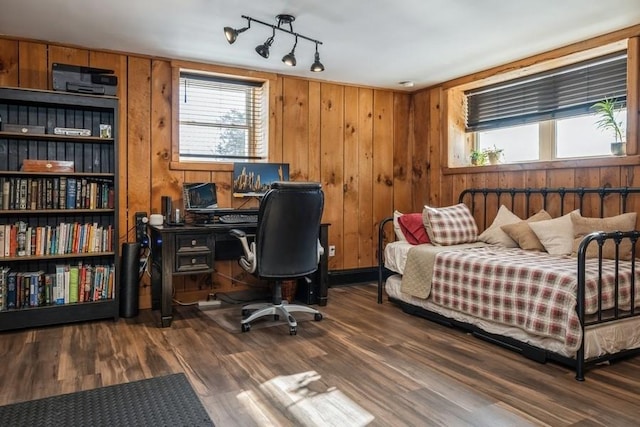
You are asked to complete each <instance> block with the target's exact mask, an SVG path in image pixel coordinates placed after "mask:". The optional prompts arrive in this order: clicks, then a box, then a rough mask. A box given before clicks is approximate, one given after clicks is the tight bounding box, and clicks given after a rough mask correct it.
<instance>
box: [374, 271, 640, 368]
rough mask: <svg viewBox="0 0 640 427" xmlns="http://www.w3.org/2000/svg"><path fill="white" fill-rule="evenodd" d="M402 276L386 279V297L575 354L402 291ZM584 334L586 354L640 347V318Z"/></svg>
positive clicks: (545, 340)
mask: <svg viewBox="0 0 640 427" xmlns="http://www.w3.org/2000/svg"><path fill="white" fill-rule="evenodd" d="M401 282H402V277H401V276H400V275H399V274H395V275H393V276H391V277H389V278H388V279H387V280H386V282H385V291H386V292H387V295H388V296H389V297H392V298H395V299H398V300H400V301H403V302H406V303H408V304H411V305H414V306H416V307H420V308H423V309H425V310H428V311H431V312H434V313H438V314H440V315H442V316H445V317H448V318H450V319H454V320H456V321H459V322H465V323H468V324H471V325H474V326H477V327H478V328H480V329H482V330H484V331H486V332H489V333H491V334H495V335H501V336H506V337H510V338H513V339H516V340H518V341H521V342H525V343H527V344H530V345H533V346H535V347H538V348H542V349H545V350H548V351H552V352H554V353H557V354H559V355H561V356H565V357H570V358H574V359H575V356H576V352H575V351H572V350H570V349H569V348H567V347H566V346H565V345H564V344H563V343H561V342H560V341H557V340H555V339H551V338H545V337H538V336H535V335H531V334H528V333H527V332H525V331H523V330H522V329H520V328H516V327H510V326H504V325H501V324H498V323H494V322H490V321H487V320H484V319H480V318H477V317H474V316H469V315H467V314H464V313H460V312H458V311H455V310H450V309H447V308H444V307H441V306H439V305H437V304H434V303H432V302H431V301H430V300H428V299H427V300H424V299H421V298H415V297H412V296H410V295H407V294H404V293H402V291H401V290H400V287H401ZM585 332H586V334H585V335H586V336H585V358H587V359H590V358H593V357H599V356H604V355H605V354H612V353H618V352H620V351H622V350H625V349H632V348H640V318H635V319H634V318H630V319H625V320H620V321H617V322H611V323H606V324H603V325H598V326H591V327H588V328H587V330H586V331H585Z"/></svg>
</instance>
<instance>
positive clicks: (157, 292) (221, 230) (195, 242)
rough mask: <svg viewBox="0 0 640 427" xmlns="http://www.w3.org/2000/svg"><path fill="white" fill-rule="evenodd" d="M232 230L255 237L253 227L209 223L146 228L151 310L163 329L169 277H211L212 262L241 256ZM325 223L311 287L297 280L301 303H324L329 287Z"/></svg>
mask: <svg viewBox="0 0 640 427" xmlns="http://www.w3.org/2000/svg"><path fill="white" fill-rule="evenodd" d="M232 228H236V229H240V230H243V231H245V232H246V233H247V234H255V231H256V224H222V223H218V224H210V225H208V226H206V227H201V226H190V225H185V226H178V227H173V226H172V227H167V226H162V225H161V226H153V225H150V226H149V231H150V234H151V242H150V245H151V308H152V309H153V310H158V309H159V310H160V323H161V325H162V327H163V328H165V327H168V326H171V321H172V320H173V315H172V304H173V283H172V282H173V281H172V276H173V275H186V274H211V273H213V272H214V271H215V270H214V262H215V260H216V259H217V260H230V259H238V258H239V257H240V255H241V254H242V246H241V245H240V241H239V240H238V239H236V238H234V237H232V236H231V235H229V230H231V229H232ZM328 228H329V224H322V225H321V226H320V230H319V231H318V238H319V239H320V243H321V244H322V246H323V247H324V248H325V253H324V255H323V256H322V257H321V259H320V264H319V265H318V270H317V271H316V272H315V273H314V274H313V275H312V276H311V284H307V282H306V281H305V280H304V279H302V280H299V281H298V289H297V292H296V299H298V300H300V301H301V302H303V303H305V304H319V305H326V304H327V294H328V292H327V291H328V287H329V276H328V271H327V270H328V253H329V246H328V245H329V243H328V242H329V230H328Z"/></svg>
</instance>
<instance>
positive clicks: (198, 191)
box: [182, 182, 218, 213]
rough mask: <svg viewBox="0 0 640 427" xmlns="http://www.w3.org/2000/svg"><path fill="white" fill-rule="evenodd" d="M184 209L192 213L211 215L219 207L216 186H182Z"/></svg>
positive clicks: (201, 184) (196, 184)
mask: <svg viewBox="0 0 640 427" xmlns="http://www.w3.org/2000/svg"><path fill="white" fill-rule="evenodd" d="M182 191H183V192H184V209H185V210H186V211H187V212H192V213H210V212H213V211H215V210H216V208H217V207H218V195H217V193H216V184H215V183H213V182H187V183H184V184H182Z"/></svg>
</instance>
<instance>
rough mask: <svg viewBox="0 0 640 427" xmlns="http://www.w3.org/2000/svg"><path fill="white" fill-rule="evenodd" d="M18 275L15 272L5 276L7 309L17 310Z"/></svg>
mask: <svg viewBox="0 0 640 427" xmlns="http://www.w3.org/2000/svg"><path fill="white" fill-rule="evenodd" d="M17 283H18V273H16V272H15V271H12V272H10V273H9V274H8V275H7V309H12V308H17V302H18V288H17Z"/></svg>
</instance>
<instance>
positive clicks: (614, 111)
mask: <svg viewBox="0 0 640 427" xmlns="http://www.w3.org/2000/svg"><path fill="white" fill-rule="evenodd" d="M591 108H592V109H593V110H594V111H595V112H596V114H597V115H598V121H596V123H595V124H596V127H597V128H598V129H600V130H602V131H606V132H611V133H613V138H614V139H613V142H612V143H611V154H613V155H616V156H624V155H625V154H627V143H626V141H625V136H626V132H624V131H623V130H622V121H621V120H616V119H617V116H618V113H620V111H621V110H622V109H623V108H622V102H617V101H616V100H615V99H612V98H605V99H604V100H602V101H600V102H596V103H595V104H593V105H592V106H591Z"/></svg>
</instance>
